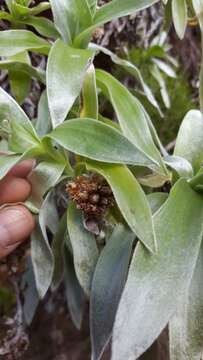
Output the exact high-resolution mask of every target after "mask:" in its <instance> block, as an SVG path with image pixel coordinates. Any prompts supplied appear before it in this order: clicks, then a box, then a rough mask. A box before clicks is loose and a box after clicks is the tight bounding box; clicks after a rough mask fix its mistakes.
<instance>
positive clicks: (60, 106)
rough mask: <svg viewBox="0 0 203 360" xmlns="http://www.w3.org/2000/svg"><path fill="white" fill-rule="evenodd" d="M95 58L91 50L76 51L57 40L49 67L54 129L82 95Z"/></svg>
mask: <svg viewBox="0 0 203 360" xmlns="http://www.w3.org/2000/svg"><path fill="white" fill-rule="evenodd" d="M92 56H93V52H92V51H90V50H83V49H74V48H71V47H69V46H68V45H66V44H65V43H63V42H62V41H61V40H57V41H56V42H55V44H54V45H53V47H52V49H51V51H50V55H49V59H48V65H47V95H48V103H49V109H50V114H51V119H52V124H53V127H56V126H57V125H59V124H61V123H62V122H63V121H64V120H65V118H66V116H67V114H68V112H69V111H70V109H71V107H72V106H73V103H74V101H75V100H76V98H77V97H78V96H79V94H80V90H81V88H82V82H83V79H84V76H85V73H86V70H87V67H88V63H89V61H90V60H91V58H92Z"/></svg>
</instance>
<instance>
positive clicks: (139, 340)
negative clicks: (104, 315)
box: [112, 179, 203, 360]
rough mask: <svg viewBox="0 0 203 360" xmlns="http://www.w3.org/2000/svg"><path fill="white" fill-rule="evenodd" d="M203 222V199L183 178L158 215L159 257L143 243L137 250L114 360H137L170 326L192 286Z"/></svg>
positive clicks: (120, 315) (124, 297) (117, 331)
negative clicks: (186, 292)
mask: <svg viewBox="0 0 203 360" xmlns="http://www.w3.org/2000/svg"><path fill="white" fill-rule="evenodd" d="M188 205H189V206H188ZM202 220H203V200H202V197H201V196H200V195H198V194H197V193H195V192H194V191H193V190H192V189H191V188H190V186H189V185H188V184H187V182H186V181H185V180H184V179H181V180H179V181H178V182H177V183H176V185H175V186H174V187H173V190H172V191H171V193H170V195H169V198H168V200H167V201H166V202H165V204H164V205H163V206H162V207H161V208H160V210H159V211H158V212H156V213H155V215H154V224H155V232H156V236H157V242H158V249H159V251H158V253H157V254H155V255H152V254H150V253H148V252H147V251H146V249H145V248H144V247H143V246H142V244H139V245H138V247H137V249H136V250H135V253H134V257H133V259H132V262H131V266H130V270H129V276H128V279H127V283H126V286H125V289H124V292H123V295H122V298H121V302H120V305H119V309H118V312H117V316H116V321H115V326H114V333H113V355H112V360H123V359H137V358H138V357H139V356H140V355H141V354H142V353H144V352H145V351H146V350H147V349H148V348H149V347H150V345H151V344H152V343H153V341H154V340H155V339H156V338H157V337H158V335H159V334H160V333H161V331H162V330H163V329H164V328H165V326H166V324H167V323H168V321H169V319H170V318H171V316H172V315H173V314H174V312H175V310H176V305H177V301H179V300H180V298H181V296H182V295H183V293H184V291H185V289H187V288H188V286H189V284H190V281H191V278H192V274H193V270H194V267H195V264H196V261H197V257H198V253H199V248H200V244H201V239H202V230H203V229H202ZM132 299H133V301H132ZM160 314H161V316H160Z"/></svg>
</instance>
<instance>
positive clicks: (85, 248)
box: [67, 203, 99, 295]
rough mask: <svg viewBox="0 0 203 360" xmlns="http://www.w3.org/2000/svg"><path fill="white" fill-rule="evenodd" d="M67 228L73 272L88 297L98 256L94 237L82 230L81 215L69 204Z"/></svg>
mask: <svg viewBox="0 0 203 360" xmlns="http://www.w3.org/2000/svg"><path fill="white" fill-rule="evenodd" d="M67 226H68V233H69V236H70V242H71V245H72V249H73V258H74V265H75V272H76V275H77V278H78V281H79V283H80V285H81V286H82V288H83V290H84V291H85V293H86V294H87V295H89V293H90V288H91V283H92V277H93V274H94V270H95V266H96V263H97V259H98V255H99V254H98V249H97V245H96V241H95V238H94V236H93V235H92V234H91V233H90V232H88V231H87V230H86V229H85V228H84V225H83V219H82V214H81V212H80V211H79V210H77V209H76V208H75V205H74V204H73V203H70V204H69V208H68V216H67Z"/></svg>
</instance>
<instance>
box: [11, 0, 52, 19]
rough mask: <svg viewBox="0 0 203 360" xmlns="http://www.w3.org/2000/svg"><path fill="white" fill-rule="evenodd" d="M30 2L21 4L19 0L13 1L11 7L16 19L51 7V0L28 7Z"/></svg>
mask: <svg viewBox="0 0 203 360" xmlns="http://www.w3.org/2000/svg"><path fill="white" fill-rule="evenodd" d="M28 6H29V4H19V3H18V2H17V1H15V0H14V1H12V2H11V5H10V7H9V9H10V12H11V13H12V16H13V17H14V20H18V19H21V18H22V19H26V18H27V17H29V16H31V15H38V14H40V13H41V12H43V11H46V10H49V9H50V4H49V2H41V3H40V4H38V5H36V6H33V7H31V8H29V7H28Z"/></svg>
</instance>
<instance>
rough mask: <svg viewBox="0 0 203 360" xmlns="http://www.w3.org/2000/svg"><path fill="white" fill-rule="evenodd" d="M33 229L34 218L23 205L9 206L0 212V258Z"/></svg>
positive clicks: (13, 248)
mask: <svg viewBox="0 0 203 360" xmlns="http://www.w3.org/2000/svg"><path fill="white" fill-rule="evenodd" d="M33 229H34V219H33V217H32V215H31V213H30V212H29V211H28V210H27V209H26V208H25V207H24V206H23V205H18V206H10V207H7V208H5V209H4V210H2V211H1V212H0V258H3V257H5V256H7V255H8V254H9V253H10V252H12V251H13V250H15V248H16V247H17V246H18V245H20V243H21V242H23V240H25V239H26V238H27V237H28V236H29V235H30V234H31V232H32V230H33Z"/></svg>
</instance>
